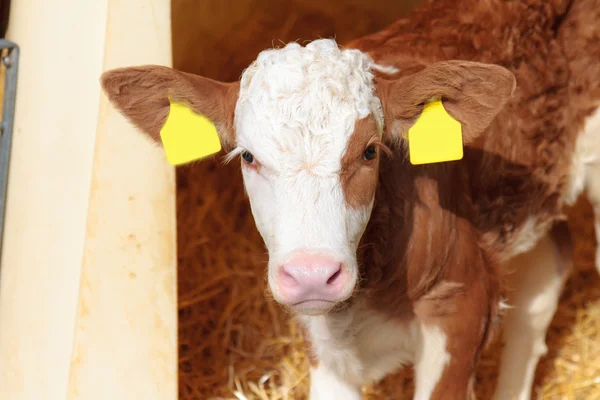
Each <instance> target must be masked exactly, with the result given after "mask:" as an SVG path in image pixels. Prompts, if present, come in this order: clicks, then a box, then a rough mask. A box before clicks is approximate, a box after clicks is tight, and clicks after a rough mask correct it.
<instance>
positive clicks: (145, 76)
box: [101, 65, 239, 147]
mask: <svg viewBox="0 0 600 400" xmlns="http://www.w3.org/2000/svg"><path fill="white" fill-rule="evenodd" d="M101 83H102V88H103V89H104V92H105V93H106V95H107V96H108V98H109V100H110V102H111V103H112V104H113V106H114V107H115V108H116V109H117V110H119V111H120V112H121V113H122V114H123V115H124V116H125V117H126V118H127V119H128V120H129V121H131V122H132V123H133V124H134V125H136V126H137V127H138V128H140V129H141V130H142V131H144V132H145V133H146V134H148V135H149V136H150V137H151V138H152V139H154V140H155V141H157V142H160V130H161V128H162V127H163V125H164V123H165V122H166V120H167V116H168V114H169V96H171V97H172V98H173V100H176V101H182V102H184V103H186V104H188V105H189V106H190V108H191V109H192V110H194V111H195V112H196V113H198V114H202V115H204V116H206V117H207V118H208V119H210V120H211V121H212V122H213V123H214V124H215V126H216V127H217V130H218V132H219V137H220V140H221V143H222V144H223V146H224V147H229V146H231V145H233V143H234V140H235V133H234V129H233V116H234V111H235V104H236V102H237V96H238V93H239V83H238V82H233V83H222V82H217V81H213V80H211V79H208V78H204V77H201V76H197V75H192V74H188V73H185V72H180V71H177V70H174V69H172V68H168V67H161V66H152V65H151V66H140V67H130V68H118V69H113V70H110V71H107V72H105V73H104V74H102V77H101Z"/></svg>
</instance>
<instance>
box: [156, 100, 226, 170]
mask: <svg viewBox="0 0 600 400" xmlns="http://www.w3.org/2000/svg"><path fill="white" fill-rule="evenodd" d="M169 103H170V111H169V116H168V117H167V121H166V122H165V125H164V126H163V127H162V129H161V130H160V138H161V140H162V143H163V147H164V148H165V153H166V155H167V161H169V163H170V164H171V165H181V164H185V163H188V162H190V161H194V160H197V159H200V158H202V157H206V156H209V155H211V154H215V153H217V152H219V151H220V150H221V142H220V141H219V135H218V134H217V129H216V128H215V126H214V124H213V123H212V122H211V121H210V120H209V119H208V118H206V117H205V116H203V115H200V114H196V113H195V112H193V111H192V110H191V109H190V108H189V107H187V106H186V105H184V104H182V103H178V102H176V101H174V100H172V99H171V98H169Z"/></svg>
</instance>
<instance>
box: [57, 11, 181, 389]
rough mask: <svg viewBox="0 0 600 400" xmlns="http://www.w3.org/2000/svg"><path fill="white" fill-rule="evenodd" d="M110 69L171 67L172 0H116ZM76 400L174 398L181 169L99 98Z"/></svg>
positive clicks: (75, 362) (74, 373) (74, 370)
mask: <svg viewBox="0 0 600 400" xmlns="http://www.w3.org/2000/svg"><path fill="white" fill-rule="evenodd" d="M104 61H105V63H104V66H105V69H110V68H114V67H119V66H127V65H136V64H161V65H171V35H170V3H169V1H168V0H137V1H133V0H130V1H118V0H110V1H109V6H108V22H107V30H106V50H105V59H104ZM87 222H88V225H87V233H86V236H87V239H86V243H85V256H84V262H83V270H82V277H81V294H80V299H79V308H78V314H77V324H76V333H75V345H74V351H73V359H72V366H71V376H70V380H69V396H68V398H69V399H82V400H83V399H85V400H96V399H98V400H105V399H123V400H129V399H144V400H153V399H156V400H158V399H160V400H175V399H176V398H177V305H176V238H175V236H176V230H175V181H174V171H173V168H171V167H170V166H169V165H168V164H167V163H166V161H165V157H164V155H163V152H162V150H161V149H159V148H158V147H157V146H156V145H154V144H153V143H150V141H149V140H147V139H146V138H145V137H143V136H142V135H141V134H140V133H139V132H137V131H135V130H134V129H133V128H132V127H131V126H130V125H129V123H127V122H126V121H125V119H124V118H123V117H122V116H121V115H120V114H119V113H118V112H117V111H116V110H115V109H113V108H112V107H111V106H110V105H109V104H108V102H107V100H106V98H105V97H104V96H102V99H101V105H100V113H99V118H98V129H97V138H96V145H95V159H94V164H93V176H92V186H91V198H90V204H89V210H88V221H87Z"/></svg>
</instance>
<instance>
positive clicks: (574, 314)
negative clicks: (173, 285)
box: [172, 0, 600, 400]
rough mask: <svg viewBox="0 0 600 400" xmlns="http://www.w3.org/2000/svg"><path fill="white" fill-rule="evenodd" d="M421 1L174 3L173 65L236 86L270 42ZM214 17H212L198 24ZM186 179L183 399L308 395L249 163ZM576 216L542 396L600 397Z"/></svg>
mask: <svg viewBox="0 0 600 400" xmlns="http://www.w3.org/2000/svg"><path fill="white" fill-rule="evenodd" d="M275 3H277V4H276V7H274V5H275ZM362 3H364V6H362V5H361V4H362ZM415 3H418V0H406V1H404V2H401V1H399V0H380V1H378V2H376V3H373V2H372V1H371V0H364V1H363V0H352V1H349V0H348V1H347V3H345V4H350V5H351V6H347V9H343V8H342V7H341V5H339V4H337V3H336V5H334V4H333V2H331V3H330V2H323V1H322V0H289V1H286V2H280V1H276V0H237V1H236V2H235V7H231V6H230V5H229V2H221V1H219V0H214V1H213V0H211V1H209V0H206V1H203V2H197V1H195V0H173V3H172V7H173V11H172V12H173V21H174V22H173V44H174V64H175V66H176V67H177V68H179V69H182V70H186V71H189V72H194V73H198V74H203V75H205V76H208V77H211V78H214V79H221V80H225V81H228V80H233V79H237V78H238V77H239V74H240V72H241V70H242V68H244V67H245V66H246V65H248V64H249V62H250V61H252V60H253V59H254V58H255V56H256V54H257V53H258V52H259V51H260V50H262V49H264V48H266V47H270V46H271V45H272V38H280V39H282V40H284V41H289V40H296V39H298V38H316V37H319V36H322V37H331V36H332V35H333V34H334V33H336V32H337V33H338V34H339V36H338V37H337V38H338V40H339V41H341V42H343V41H345V40H349V39H350V38H352V37H356V36H360V35H363V34H365V33H367V32H370V31H374V30H376V29H380V28H382V27H384V26H385V25H387V24H388V23H389V22H390V20H393V19H395V18H396V17H397V16H399V15H401V14H404V13H405V12H406V11H407V10H408V9H410V8H411V7H412V6H413V5H414V4H415ZM225 4H227V6H225ZM367 4H369V5H368V6H367ZM361 7H364V9H361ZM367 7H368V9H367ZM204 14H210V15H211V18H199V17H198V16H200V15H204ZM206 55H210V57H209V58H210V60H208V59H204V58H205V57H206ZM177 179H178V182H177V185H178V193H177V206H178V255H179V270H178V274H179V277H178V281H179V341H180V347H179V350H180V355H179V367H180V378H179V381H180V382H179V383H180V398H181V399H182V400H192V399H193V400H205V399H253V400H254V399H257V400H258V399H260V400H266V399H269V400H271V399H299V400H300V399H304V398H306V393H307V387H308V361H307V359H306V357H305V354H304V345H303V343H302V339H301V336H300V332H299V330H298V327H297V325H296V324H295V323H294V322H293V320H292V318H291V316H290V315H287V314H286V313H285V312H284V311H282V309H281V308H280V307H279V306H278V305H277V304H275V303H274V302H273V301H272V300H271V299H270V296H269V294H268V292H267V290H266V279H265V264H266V261H267V255H266V252H265V249H264V247H263V244H262V241H261V238H260V236H259V235H258V232H257V231H256V228H255V227H254V222H253V220H252V216H251V213H250V208H249V205H248V200H247V199H246V197H245V195H244V191H243V188H242V178H241V173H240V172H239V165H238V164H237V163H235V162H234V163H231V164H230V165H227V166H224V165H221V163H220V162H219V159H213V160H207V161H204V162H202V163H197V164H194V165H191V166H188V167H183V168H180V169H179V170H178V173H177ZM569 214H570V217H571V219H570V224H571V228H572V232H573V235H574V240H575V244H576V272H575V274H574V275H573V277H572V278H571V279H570V280H569V282H568V284H567V287H566V290H565V292H564V295H563V296H562V299H561V303H560V308H559V310H558V312H557V314H556V317H555V318H554V321H553V323H552V326H551V328H550V330H549V333H548V347H549V353H548V355H547V356H546V357H544V358H543V359H542V361H541V362H540V365H539V367H538V369H537V376H536V389H535V390H536V392H538V393H539V394H540V398H542V399H569V400H570V399H573V400H580V399H581V400H583V399H600V278H599V277H598V275H597V273H596V271H595V269H594V265H593V264H594V263H593V259H594V251H595V240H594V234H593V227H592V225H591V221H592V220H593V217H592V211H591V209H590V206H589V204H587V203H586V202H585V201H583V200H582V201H580V202H579V203H578V204H577V205H576V206H575V207H574V208H573V210H569ZM500 346H501V344H500V343H499V341H498V342H497V343H496V344H495V345H494V346H492V347H491V348H490V349H489V351H487V353H486V354H485V357H484V360H483V362H482V363H481V365H480V367H479V370H478V378H477V392H478V394H479V396H480V397H479V398H481V399H487V398H489V397H490V394H491V391H492V389H493V385H494V382H495V377H496V375H497V363H498V356H499V349H500ZM412 390H413V384H412V378H411V371H410V369H407V370H405V371H401V372H399V373H398V374H397V375H395V376H392V377H389V378H388V379H386V381H385V382H383V383H382V384H380V385H377V386H376V387H372V388H366V394H367V399H369V400H383V399H391V400H393V399H407V398H411V397H410V394H411V392H412Z"/></svg>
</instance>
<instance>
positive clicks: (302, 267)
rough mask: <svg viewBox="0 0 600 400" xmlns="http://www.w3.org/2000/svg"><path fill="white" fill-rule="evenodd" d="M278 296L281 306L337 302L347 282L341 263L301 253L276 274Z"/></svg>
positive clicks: (324, 257)
mask: <svg viewBox="0 0 600 400" xmlns="http://www.w3.org/2000/svg"><path fill="white" fill-rule="evenodd" d="M278 283H279V293H280V295H281V299H282V300H283V302H284V303H286V304H289V305H296V304H300V303H305V302H333V303H335V302H337V301H340V300H341V298H340V297H341V295H342V294H343V293H342V292H344V291H345V290H344V289H345V287H346V284H347V283H348V273H347V272H346V270H345V269H344V268H342V264H341V263H340V262H338V261H335V260H334V259H332V258H330V257H327V256H324V255H318V254H307V253H301V254H297V255H296V256H294V257H293V258H292V259H290V260H289V261H288V262H287V263H285V264H284V265H283V266H282V267H281V268H280V271H279V275H278Z"/></svg>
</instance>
